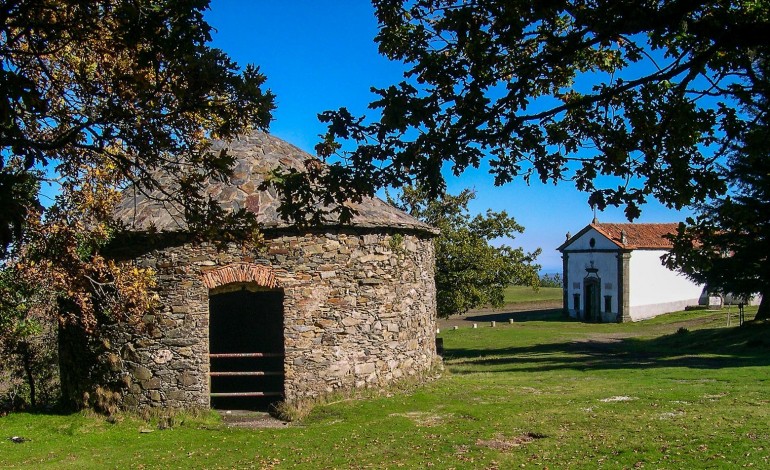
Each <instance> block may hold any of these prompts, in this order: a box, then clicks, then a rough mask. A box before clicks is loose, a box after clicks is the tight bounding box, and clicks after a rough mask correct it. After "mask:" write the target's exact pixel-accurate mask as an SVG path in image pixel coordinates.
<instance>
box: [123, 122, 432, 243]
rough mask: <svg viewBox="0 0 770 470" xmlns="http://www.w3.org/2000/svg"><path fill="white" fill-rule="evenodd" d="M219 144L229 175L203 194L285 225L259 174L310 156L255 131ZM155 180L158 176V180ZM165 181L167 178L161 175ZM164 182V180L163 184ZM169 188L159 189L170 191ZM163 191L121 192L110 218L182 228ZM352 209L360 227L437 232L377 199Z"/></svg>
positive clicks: (268, 223) (268, 224) (297, 164)
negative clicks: (230, 168) (229, 160)
mask: <svg viewBox="0 0 770 470" xmlns="http://www.w3.org/2000/svg"><path fill="white" fill-rule="evenodd" d="M223 147H226V148H227V151H228V154H229V155H232V156H233V157H234V158H235V160H236V162H235V166H234V168H233V175H232V177H231V178H230V179H229V181H227V182H220V181H212V182H210V184H208V185H207V186H206V190H205V191H206V195H208V196H211V197H212V198H213V199H214V200H215V201H217V202H218V203H219V204H220V205H221V206H222V207H223V208H224V209H226V210H239V209H241V208H246V210H248V211H250V212H252V213H254V214H255V215H256V216H257V221H258V222H259V223H260V224H261V225H262V227H264V228H289V227H292V226H293V223H291V222H287V221H285V220H283V219H282V218H281V217H280V215H279V214H278V204H279V199H278V194H277V192H276V191H275V189H273V188H269V189H268V190H264V191H262V190H259V189H258V188H259V186H260V184H261V183H262V182H263V181H264V179H265V177H266V176H267V175H268V174H269V173H270V172H271V171H272V170H273V169H275V168H278V167H281V168H295V169H297V170H300V171H302V170H303V169H304V168H305V165H304V162H305V160H307V159H308V158H314V157H312V156H311V155H310V154H308V153H306V152H304V151H302V150H300V149H299V148H297V147H295V146H294V145H291V144H290V143H288V142H285V141H283V140H281V139H278V138H277V137H273V136H271V135H269V134H266V133H264V132H260V131H253V132H251V133H250V134H247V135H243V136H239V137H237V138H235V139H233V140H231V141H216V142H214V143H213V145H212V151H213V152H217V151H219V150H220V149H222V148H223ZM160 180H161V183H162V182H163V181H164V178H160ZM166 180H167V181H170V179H166ZM169 186H170V183H169ZM173 190H174V188H168V187H167V188H165V191H166V192H168V191H173ZM164 199H167V197H165V196H164V195H163V191H161V190H155V191H152V192H149V193H148V194H142V193H140V192H139V191H135V190H134V189H133V188H128V189H126V190H125V191H124V198H123V199H122V201H121V203H120V205H119V206H118V209H117V211H116V217H117V219H118V220H119V221H121V222H123V223H124V224H125V225H126V226H127V227H128V228H129V229H130V230H134V231H149V230H157V231H161V232H176V231H183V230H185V229H186V224H185V222H184V210H183V209H182V207H180V206H178V205H176V204H173V203H169V202H167V201H164ZM346 204H347V205H348V206H349V207H351V208H352V209H354V210H355V211H356V214H355V215H354V216H353V218H352V220H351V221H350V222H349V223H348V224H347V225H348V226H353V227H362V228H395V229H410V230H418V231H422V232H427V233H431V234H435V233H437V231H436V229H435V228H433V227H431V226H429V225H427V224H425V223H423V222H421V221H419V220H417V219H415V218H414V217H412V216H410V215H408V214H406V213H404V212H403V211H400V210H398V209H396V208H395V207H393V206H391V205H389V204H387V203H385V202H384V201H382V200H381V199H379V198H376V197H374V198H365V199H364V200H363V201H362V202H361V203H352V202H348V203H346ZM324 225H325V226H339V225H340V224H339V222H338V221H337V220H328V221H326V222H325V223H324Z"/></svg>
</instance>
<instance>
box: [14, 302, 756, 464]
mask: <svg viewBox="0 0 770 470" xmlns="http://www.w3.org/2000/svg"><path fill="white" fill-rule="evenodd" d="M752 316H753V313H750V314H749V317H752ZM522 318H526V320H527V321H519V322H515V323H513V324H507V323H506V324H503V325H499V326H497V327H496V328H490V327H483V328H482V327H480V328H478V329H470V328H461V329H459V330H456V331H446V332H444V333H442V334H441V336H442V337H443V338H444V344H445V347H446V356H445V363H446V366H447V371H446V372H445V374H444V375H443V376H442V377H441V378H439V379H437V380H434V381H432V382H430V383H428V384H427V385H425V386H422V387H418V388H413V389H403V390H392V391H391V392H390V393H387V394H382V395H381V396H373V397H370V398H368V399H363V400H342V401H339V402H337V403H333V404H329V405H324V406H318V407H317V408H316V409H315V410H314V411H313V412H312V413H311V414H310V415H309V416H308V417H307V418H305V419H304V420H302V421H301V422H298V423H293V424H291V425H290V426H288V427H285V428H282V429H236V428H227V427H225V426H224V425H222V423H221V422H220V421H219V419H218V418H217V417H216V416H214V415H205V416H202V417H196V418H189V417H187V418H186V417H183V416H177V417H176V418H175V419H174V422H173V423H172V427H171V428H169V429H164V430H160V429H159V428H158V426H157V423H156V422H155V421H151V422H146V421H142V420H139V419H137V418H132V417H128V416H124V417H122V418H120V419H119V420H118V422H117V423H115V424H110V423H109V422H107V420H106V419H104V418H103V417H95V416H92V415H88V414H73V415H51V414H25V413H16V414H10V415H8V416H5V417H3V418H0V468H203V467H205V468H272V467H276V468H294V467H305V468H349V467H354V468H399V467H403V468H426V467H433V468H501V469H504V468H514V467H516V468H522V467H524V468H541V469H542V468H551V469H561V468H587V469H594V468H610V469H616V468H673V469H678V468H734V467H739V466H754V467H756V468H768V467H770V398H769V397H768V385H769V384H768V380H769V379H770V373H769V372H770V369H769V368H768V365H769V364H770V335H769V334H770V324H757V325H751V324H750V325H747V326H744V327H742V328H739V327H732V328H726V327H725V323H726V321H725V313H724V312H720V313H713V312H702V311H701V312H694V313H680V314H672V315H668V316H665V317H663V318H657V319H654V320H650V321H647V322H642V323H633V324H583V323H577V322H573V321H563V320H562V319H561V318H560V316H559V315H558V314H554V313H544V314H541V315H540V316H539V317H538V316H537V315H527V316H526V317H522ZM10 436H22V437H24V438H25V439H27V441H26V442H24V443H21V444H16V443H13V442H11V441H10V440H8V437H10Z"/></svg>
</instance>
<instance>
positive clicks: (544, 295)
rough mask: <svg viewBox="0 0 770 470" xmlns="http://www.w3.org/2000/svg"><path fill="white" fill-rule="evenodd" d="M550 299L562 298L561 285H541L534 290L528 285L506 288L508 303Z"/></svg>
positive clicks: (506, 301) (506, 300)
mask: <svg viewBox="0 0 770 470" xmlns="http://www.w3.org/2000/svg"><path fill="white" fill-rule="evenodd" d="M550 300H558V301H560V300H562V289H561V288H559V287H541V288H539V289H538V290H534V289H532V288H531V287H527V286H510V287H508V288H506V289H505V303H506V304H513V303H524V302H543V301H550Z"/></svg>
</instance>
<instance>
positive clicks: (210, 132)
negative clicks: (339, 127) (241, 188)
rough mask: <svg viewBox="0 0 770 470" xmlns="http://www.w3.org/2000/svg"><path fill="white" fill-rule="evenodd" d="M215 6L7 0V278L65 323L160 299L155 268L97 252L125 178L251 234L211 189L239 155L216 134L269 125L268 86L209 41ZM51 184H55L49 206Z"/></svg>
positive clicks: (3, 178)
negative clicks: (46, 301) (41, 294)
mask: <svg viewBox="0 0 770 470" xmlns="http://www.w3.org/2000/svg"><path fill="white" fill-rule="evenodd" d="M207 7H208V0H16V1H6V2H0V201H2V202H3V203H2V207H0V255H3V256H2V257H0V258H4V260H3V261H4V263H3V264H2V265H0V267H1V268H2V269H3V270H8V271H9V272H10V273H11V274H10V275H9V276H11V278H12V279H13V280H14V282H15V283H16V284H14V285H13V286H11V287H9V289H17V288H28V289H29V290H30V292H37V290H40V289H41V288H43V289H44V290H45V291H46V294H49V295H50V298H53V299H54V300H55V302H53V303H55V304H56V305H57V307H58V308H57V309H47V310H46V312H48V314H49V315H50V316H52V317H55V318H56V319H58V320H59V323H60V324H62V325H65V324H75V325H77V326H79V327H82V328H84V329H85V330H86V331H89V332H95V326H96V325H97V316H96V313H97V310H99V311H101V312H102V313H104V314H106V315H107V316H109V317H111V318H112V319H113V320H122V321H128V322H131V321H136V320H137V319H138V318H140V317H141V315H144V314H145V313H147V312H148V311H150V310H151V309H152V308H153V306H154V305H155V304H156V300H157V299H156V294H155V293H154V292H153V291H152V287H153V283H154V272H153V271H152V270H151V269H144V268H138V267H135V266H132V265H130V264H127V263H120V262H116V261H114V260H111V259H108V258H107V257H105V256H104V255H103V253H102V252H103V249H104V247H105V246H106V245H107V244H108V243H109V242H110V240H112V239H113V236H114V234H115V233H116V231H118V230H120V229H121V227H120V226H119V225H118V224H117V223H116V222H115V221H114V220H112V214H113V213H114V210H115V207H116V205H117V203H118V202H119V201H120V199H121V191H122V190H124V189H125V188H126V187H129V186H130V185H134V188H136V190H137V191H145V192H146V193H150V192H152V190H153V189H155V188H158V189H160V190H161V191H162V192H163V194H162V196H160V199H163V200H164V201H167V202H170V203H173V204H175V205H177V206H181V207H184V208H185V210H186V212H185V217H186V219H187V220H186V221H185V222H187V223H188V225H187V226H188V227H190V228H191V230H192V231H196V232H198V233H206V230H205V229H206V228H211V227H213V228H214V229H216V230H218V231H219V232H218V233H221V231H222V229H223V228H225V227H236V228H238V229H242V228H244V227H245V228H246V230H247V231H249V233H251V232H250V231H251V229H252V228H253V225H252V222H253V220H252V219H253V218H252V219H248V218H247V219H241V218H238V217H237V216H238V215H239V214H230V213H227V212H226V211H224V210H222V209H221V208H220V207H219V206H218V205H216V204H215V203H212V201H210V200H209V198H208V197H207V196H206V194H205V193H204V189H205V188H204V184H205V181H206V180H207V179H209V178H213V179H226V178H227V177H228V175H229V174H230V171H231V168H230V167H231V165H232V163H233V158H232V157H231V156H229V155H228V154H227V153H226V152H224V151H221V152H212V151H210V142H211V140H212V139H213V138H220V139H226V138H228V137H232V136H234V135H236V134H238V133H241V132H245V131H248V130H251V129H254V128H259V129H266V128H267V126H268V125H269V123H270V120H271V113H272V110H273V108H274V106H273V95H272V93H271V92H270V91H268V90H265V89H263V86H264V82H265V77H264V76H263V75H262V74H260V73H259V70H258V69H257V68H256V67H253V66H251V65H248V66H246V67H245V68H240V67H239V66H238V65H237V64H236V63H235V62H233V61H232V60H231V59H230V58H229V57H228V56H227V55H226V54H225V53H224V52H222V51H220V50H218V49H214V48H211V47H210V46H209V45H208V42H209V41H210V40H211V27H210V26H209V25H208V24H207V23H206V21H204V19H203V15H202V12H203V10H205V9H206V8H207ZM160 179H163V181H162V183H163V184H160V183H161V182H160V181H159V180H160ZM46 182H53V183H55V184H56V186H57V188H58V191H57V194H56V196H55V198H54V200H53V203H52V204H50V205H48V207H45V208H44V207H43V205H42V204H40V190H41V186H42V185H43V184H45V183H46ZM168 188H173V190H168ZM153 197H155V198H156V199H157V198H158V197H157V196H153ZM233 233H240V232H233ZM242 240H247V239H246V238H243V239H242ZM246 242H247V241H244V243H246ZM9 247H10V249H9ZM5 286H6V285H5V284H4V285H3V286H0V287H2V288H5ZM42 286H44V287H42ZM7 298H9V299H16V297H7ZM6 304H8V305H10V303H9V302H6ZM97 304H98V308H97ZM8 305H5V304H4V305H3V306H2V307H3V311H2V312H0V316H2V315H4V314H6V313H8V312H10V314H12V315H15V316H13V318H16V319H19V318H20V319H21V321H27V320H29V318H27V317H25V315H26V313H25V312H28V309H25V308H21V307H23V306H19V308H13V309H12V308H10V307H8V308H6V307H7V306H8ZM19 312H21V314H19ZM9 318H10V317H9ZM50 319H51V318H49V320H50ZM0 333H1V332H0Z"/></svg>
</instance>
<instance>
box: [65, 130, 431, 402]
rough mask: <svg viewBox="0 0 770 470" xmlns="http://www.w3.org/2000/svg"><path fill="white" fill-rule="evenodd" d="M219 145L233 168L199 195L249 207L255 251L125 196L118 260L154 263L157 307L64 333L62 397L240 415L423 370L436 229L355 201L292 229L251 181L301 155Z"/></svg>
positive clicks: (261, 139) (276, 146) (271, 146)
mask: <svg viewBox="0 0 770 470" xmlns="http://www.w3.org/2000/svg"><path fill="white" fill-rule="evenodd" d="M217 146H219V147H221V146H226V147H227V148H228V151H229V153H230V154H231V155H233V156H234V157H235V158H236V165H235V168H234V174H233V176H232V178H231V179H230V181H229V182H227V183H218V182H215V183H212V184H211V185H210V186H209V187H208V190H207V191H208V194H209V195H210V196H211V197H212V198H214V199H215V200H216V201H218V202H219V203H220V205H222V207H224V208H225V209H238V208H246V209H247V210H249V211H251V212H252V213H254V214H255V215H256V216H257V220H258V221H259V222H260V223H261V226H262V227H263V234H264V237H265V244H264V246H263V247H262V249H261V250H245V249H244V248H243V247H242V246H241V245H239V244H229V245H227V246H225V247H222V246H215V245H212V244H207V243H201V244H196V243H193V242H191V241H190V237H189V236H188V234H187V233H186V232H185V225H184V222H183V220H184V219H183V218H182V217H181V210H180V209H179V208H175V207H173V206H163V205H161V204H160V203H158V202H156V201H155V200H154V198H153V197H152V194H150V195H149V197H148V196H146V195H142V194H135V193H134V192H133V191H130V190H129V191H127V193H126V197H125V198H124V200H123V202H122V204H121V206H120V208H119V212H118V214H117V215H118V217H119V219H120V220H122V221H123V222H124V223H125V224H126V225H127V226H128V227H129V228H130V231H131V232H133V236H132V237H130V239H131V242H130V243H125V244H123V246H121V247H120V251H119V253H120V258H121V259H123V260H129V262H133V263H136V265H137V266H142V267H151V268H153V269H154V270H155V271H156V273H157V275H156V277H157V281H158V294H159V296H160V299H161V301H160V303H161V307H160V308H159V309H158V310H157V311H156V312H154V313H153V314H148V315H146V316H145V318H144V319H143V325H142V328H138V329H137V328H133V327H126V326H125V325H120V324H111V325H105V326H104V327H103V329H104V332H105V334H104V335H103V338H105V339H104V340H102V341H101V342H100V343H99V344H98V345H94V344H90V345H85V346H84V345H83V343H82V342H80V343H78V342H77V341H62V344H64V345H65V346H64V347H63V348H61V349H62V358H61V359H62V364H63V367H62V382H63V386H64V390H65V394H66V395H67V396H68V397H69V398H70V399H72V400H74V401H76V402H77V401H81V403H82V400H83V399H84V398H85V399H86V401H90V402H91V403H92V404H94V403H96V404H97V405H99V406H102V405H104V403H102V404H101V405H100V401H101V402H108V403H107V404H108V405H109V404H111V405H112V406H117V407H122V408H143V407H147V406H165V407H181V408H190V407H195V408H207V407H210V406H211V407H215V408H226V409H227V408H239V409H241V408H243V409H246V408H260V407H264V406H266V405H268V404H270V403H275V402H277V401H282V400H284V401H286V402H287V403H289V404H291V403H295V402H298V401H302V400H305V399H314V398H316V397H319V396H321V395H324V394H327V393H330V392H333V391H337V390H345V389H353V388H357V387H370V386H383V385H386V384H389V383H392V382H394V381H396V380H399V379H401V378H402V377H405V376H418V377H419V376H420V375H421V374H424V373H425V372H427V371H429V370H430V369H431V368H432V367H433V366H434V365H435V364H436V361H437V356H436V350H435V332H436V325H435V315H436V312H435V309H436V292H435V285H434V281H433V275H434V252H433V244H432V241H431V239H432V238H433V237H434V236H435V234H436V232H435V229H433V228H432V227H430V226H427V225H425V224H423V223H422V222H420V221H418V220H416V219H414V218H412V217H410V216H409V215H407V214H405V213H403V212H401V211H398V210H396V209H395V208H393V207H391V206H390V205H388V204H386V203H384V202H383V201H381V200H379V199H377V198H371V199H366V200H364V201H363V202H362V203H360V204H352V203H351V206H352V207H353V208H354V209H355V210H356V211H357V214H356V215H355V216H354V217H353V219H352V222H351V223H349V224H346V225H340V224H339V223H336V222H334V221H330V222H329V223H327V224H325V225H324V226H322V227H318V228H315V229H312V230H298V229H297V228H296V227H295V226H293V225H291V224H289V223H287V222H285V221H284V220H282V219H281V218H280V217H279V216H278V213H277V205H278V201H277V196H276V194H275V193H274V192H273V191H272V190H267V191H260V190H259V189H258V187H259V185H260V183H261V182H262V181H263V180H264V177H265V175H266V174H267V173H268V172H269V171H270V170H272V169H273V168H275V167H276V166H282V167H293V168H297V169H302V168H303V167H304V162H305V160H306V159H307V158H311V157H310V156H309V155H308V154H306V153H304V152H302V151H301V150H299V149H298V148H296V147H294V146H292V145H290V144H288V143H286V142H284V141H282V140H280V139H277V138H275V137H272V136H270V135H267V134H264V133H261V132H254V133H251V134H249V135H246V136H242V137H240V138H238V139H235V140H233V141H231V142H219V143H217V144H216V146H215V150H216V147H217ZM92 342H93V341H92ZM83 355H90V357H91V358H92V359H91V360H89V361H88V362H90V365H89V366H87V367H84V366H82V363H83V361H82V357H83ZM77 358H80V359H81V360H80V364H81V365H80V366H78V359H77ZM86 369H87V370H86ZM97 395H98V396H97Z"/></svg>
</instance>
